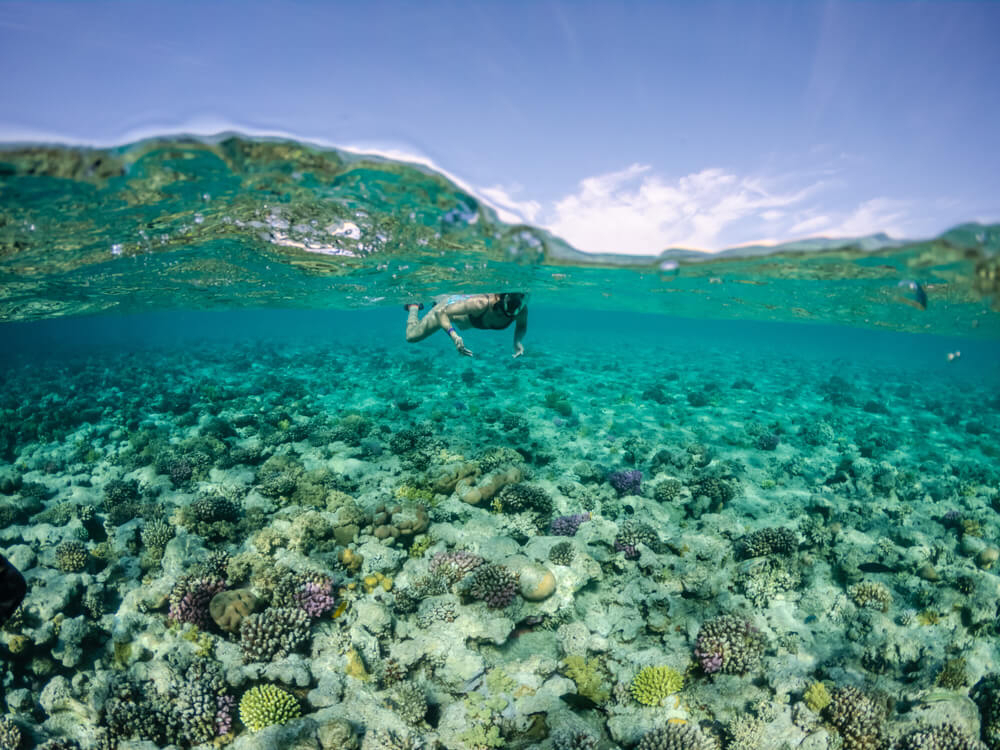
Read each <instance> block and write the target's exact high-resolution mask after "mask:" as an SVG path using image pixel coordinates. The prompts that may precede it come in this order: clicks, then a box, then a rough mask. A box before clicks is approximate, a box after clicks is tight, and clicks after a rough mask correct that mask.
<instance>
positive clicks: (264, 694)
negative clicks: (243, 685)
mask: <svg viewBox="0 0 1000 750" xmlns="http://www.w3.org/2000/svg"><path fill="white" fill-rule="evenodd" d="M301 715H302V708H301V706H300V705H299V702H298V700H296V698H295V696H294V695H292V694H291V693H289V692H287V691H285V690H282V689H281V688H279V687H278V686H277V685H257V686H256V687H252V688H250V689H249V690H247V691H246V692H245V693H244V694H243V697H242V698H241V699H240V721H242V722H243V723H244V724H246V726H247V728H248V729H249V730H250V731H251V732H259V731H260V730H261V729H265V728H267V727H270V726H274V725H275V724H285V723H287V722H289V721H291V720H292V719H297V718H299V716H301Z"/></svg>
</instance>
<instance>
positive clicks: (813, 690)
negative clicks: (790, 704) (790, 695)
mask: <svg viewBox="0 0 1000 750" xmlns="http://www.w3.org/2000/svg"><path fill="white" fill-rule="evenodd" d="M802 699H803V700H804V701H805V702H806V705H807V706H809V710H810V711H812V712H813V713H817V714H818V713H819V712H820V711H822V710H823V709H824V708H826V707H827V706H828V705H830V691H829V690H827V689H826V685H824V684H823V683H822V682H814V683H813V684H812V685H810V686H809V687H807V688H806V691H805V692H804V693H803V694H802Z"/></svg>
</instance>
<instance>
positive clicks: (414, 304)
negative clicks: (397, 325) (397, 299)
mask: <svg viewBox="0 0 1000 750" xmlns="http://www.w3.org/2000/svg"><path fill="white" fill-rule="evenodd" d="M411 307H415V308H417V310H423V309H424V303H423V302H407V303H406V304H405V305H403V309H404V310H406V312H409V311H410V308H411Z"/></svg>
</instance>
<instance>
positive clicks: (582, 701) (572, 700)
mask: <svg viewBox="0 0 1000 750" xmlns="http://www.w3.org/2000/svg"><path fill="white" fill-rule="evenodd" d="M559 698H560V699H561V700H562V702H563V703H565V704H567V705H569V706H572V707H573V708H575V709H578V710H580V711H592V710H593V711H603V710H604V709H603V708H602V707H601V705H600V704H599V703H595V702H594V701H592V700H591V699H590V698H588V697H586V696H585V695H579V694H577V693H563V694H562V695H560V696H559Z"/></svg>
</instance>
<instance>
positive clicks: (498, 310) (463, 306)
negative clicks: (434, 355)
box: [403, 292, 528, 358]
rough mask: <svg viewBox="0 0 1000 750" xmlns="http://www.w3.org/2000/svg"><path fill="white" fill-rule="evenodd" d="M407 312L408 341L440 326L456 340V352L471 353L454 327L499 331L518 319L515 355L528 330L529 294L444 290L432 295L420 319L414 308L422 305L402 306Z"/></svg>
mask: <svg viewBox="0 0 1000 750" xmlns="http://www.w3.org/2000/svg"><path fill="white" fill-rule="evenodd" d="M403 307H404V308H405V309H406V311H407V313H408V316H407V319H406V340H407V341H409V342H410V343H414V342H417V341H423V340H424V339H425V338H427V337H428V336H430V335H431V334H432V333H434V331H436V330H438V329H439V328H440V329H441V330H442V331H445V332H446V333H447V334H448V336H449V337H450V338H451V340H452V341H453V342H454V343H455V348H456V349H457V350H458V353H459V354H462V355H463V356H466V357H471V356H472V352H471V351H469V349H467V348H466V346H465V342H464V341H462V337H461V336H459V335H458V331H456V330H455V329H456V328H459V329H461V330H466V329H469V328H481V329H486V330H492V331H500V330H503V329H504V328H506V327H507V326H509V325H510V324H511V323H513V322H514V321H517V327H516V328H514V357H515V358H517V357H520V356H521V355H522V354H524V346H522V345H521V339H523V338H524V334H525V333H527V332H528V295H526V294H522V293H521V292H504V293H502V294H443V295H440V296H438V297H435V298H434V304H433V306H432V307H431V309H430V310H428V311H427V314H426V315H425V316H424V317H423V320H420V319H419V318H418V317H417V311H418V310H422V309H423V307H424V306H423V305H418V304H408V305H404V306H403Z"/></svg>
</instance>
